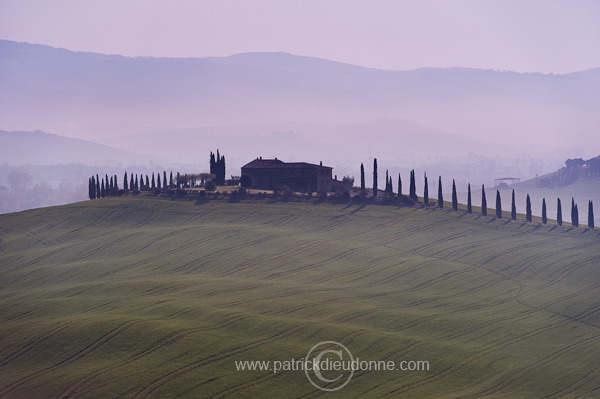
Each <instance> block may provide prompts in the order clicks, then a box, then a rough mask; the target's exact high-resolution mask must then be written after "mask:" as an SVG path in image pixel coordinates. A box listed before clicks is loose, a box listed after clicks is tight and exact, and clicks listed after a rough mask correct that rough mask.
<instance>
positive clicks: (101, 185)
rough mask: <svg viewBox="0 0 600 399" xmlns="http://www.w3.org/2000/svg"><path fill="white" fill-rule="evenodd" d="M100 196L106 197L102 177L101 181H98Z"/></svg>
mask: <svg viewBox="0 0 600 399" xmlns="http://www.w3.org/2000/svg"><path fill="white" fill-rule="evenodd" d="M100 197H102V198H104V197H106V188H105V187H104V178H102V183H100Z"/></svg>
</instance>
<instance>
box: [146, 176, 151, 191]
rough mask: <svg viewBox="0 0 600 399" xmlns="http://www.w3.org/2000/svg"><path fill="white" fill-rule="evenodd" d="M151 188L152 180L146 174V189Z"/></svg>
mask: <svg viewBox="0 0 600 399" xmlns="http://www.w3.org/2000/svg"><path fill="white" fill-rule="evenodd" d="M149 188H150V180H149V179H148V175H146V190H148V189H149Z"/></svg>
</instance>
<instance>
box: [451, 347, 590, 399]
mask: <svg viewBox="0 0 600 399" xmlns="http://www.w3.org/2000/svg"><path fill="white" fill-rule="evenodd" d="M598 339H600V336H595V337H590V338H586V339H583V340H581V341H578V342H575V343H573V344H571V345H569V346H566V347H564V348H562V349H560V350H558V351H555V352H552V353H550V354H548V355H546V356H544V357H543V358H541V359H539V360H538V361H536V362H535V363H533V364H530V365H529V366H527V367H525V368H523V369H521V370H519V371H518V372H516V373H514V374H511V375H509V376H508V377H506V378H504V379H503V380H502V381H499V382H498V383H496V384H495V385H493V386H491V387H489V388H488V389H486V390H484V391H480V392H477V393H476V394H474V395H469V396H462V397H460V398H457V399H467V398H469V399H472V398H482V397H484V396H488V395H490V394H494V393H497V392H498V391H501V390H502V389H505V388H507V387H508V386H510V385H513V384H515V383H517V382H518V381H520V380H522V379H523V378H525V377H527V376H528V375H530V374H531V373H534V372H536V371H538V370H539V369H540V368H542V367H544V366H545V365H547V364H549V363H552V362H554V361H555V360H557V359H559V358H560V357H561V356H564V355H566V354H569V353H572V352H573V351H575V350H577V349H579V348H580V347H582V346H584V345H587V344H589V343H590V342H593V341H596V340H598Z"/></svg>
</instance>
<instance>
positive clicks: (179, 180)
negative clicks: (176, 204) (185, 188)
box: [175, 172, 181, 188]
mask: <svg viewBox="0 0 600 399" xmlns="http://www.w3.org/2000/svg"><path fill="white" fill-rule="evenodd" d="M175 181H176V184H177V188H181V175H180V174H179V172H177V177H176V178H175Z"/></svg>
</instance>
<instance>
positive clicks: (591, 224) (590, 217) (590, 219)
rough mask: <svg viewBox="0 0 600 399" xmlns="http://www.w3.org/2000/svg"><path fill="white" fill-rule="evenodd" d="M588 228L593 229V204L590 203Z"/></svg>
mask: <svg viewBox="0 0 600 399" xmlns="http://www.w3.org/2000/svg"><path fill="white" fill-rule="evenodd" d="M588 227H589V228H590V229H593V228H594V203H593V202H592V201H590V202H588Z"/></svg>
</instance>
